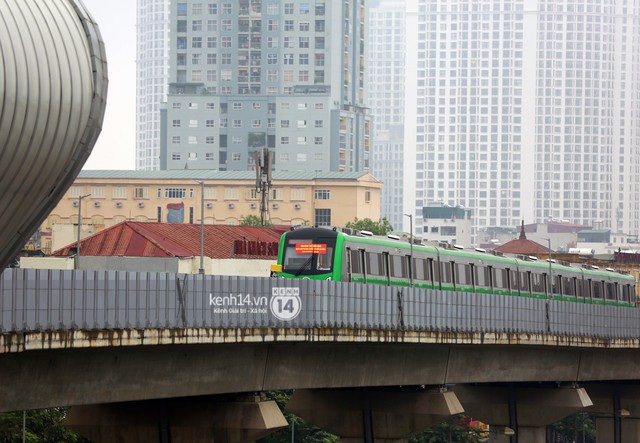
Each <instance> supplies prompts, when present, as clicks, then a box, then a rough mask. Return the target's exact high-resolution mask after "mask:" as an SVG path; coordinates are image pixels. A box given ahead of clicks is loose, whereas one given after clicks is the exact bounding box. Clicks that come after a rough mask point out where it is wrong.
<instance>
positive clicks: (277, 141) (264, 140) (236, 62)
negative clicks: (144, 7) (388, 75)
mask: <svg viewBox="0 0 640 443" xmlns="http://www.w3.org/2000/svg"><path fill="white" fill-rule="evenodd" d="M169 17H170V30H171V31H170V33H169V38H170V49H169V55H170V56H169V93H168V96H167V104H166V106H164V107H163V109H162V114H161V125H160V127H161V137H160V138H161V154H160V158H161V160H160V168H161V169H219V170H252V169H254V167H255V164H254V163H255V160H254V152H255V151H256V150H257V149H262V148H264V147H266V148H269V149H271V150H273V152H274V154H275V155H274V158H273V160H274V161H273V165H274V169H275V170H282V171H367V170H368V169H369V152H370V142H371V140H370V131H371V129H370V118H369V116H368V111H367V109H366V108H365V96H364V88H365V84H364V83H365V82H364V66H365V57H366V55H365V52H364V50H365V42H364V41H365V35H364V26H365V2H364V0H349V1H343V2H340V3H335V2H316V3H313V4H310V3H309V2H307V1H300V0H292V1H290V2H286V3H281V2H278V1H275V0H262V1H261V0H253V1H249V0H240V1H239V2H234V3H202V2H199V1H192V0H186V1H172V2H171V5H170V13H169Z"/></svg>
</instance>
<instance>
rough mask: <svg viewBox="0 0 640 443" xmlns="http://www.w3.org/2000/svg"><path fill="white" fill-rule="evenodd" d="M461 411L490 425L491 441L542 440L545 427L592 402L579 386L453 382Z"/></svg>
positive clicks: (542, 442)
mask: <svg viewBox="0 0 640 443" xmlns="http://www.w3.org/2000/svg"><path fill="white" fill-rule="evenodd" d="M454 392H455V393H456V394H457V395H458V397H459V399H460V402H461V403H462V405H463V407H464V410H465V414H467V415H468V416H470V417H472V418H474V419H476V420H480V421H482V422H484V423H487V424H489V425H490V427H491V429H493V431H491V432H490V434H489V441H490V442H492V443H507V442H510V443H515V442H517V443H545V441H546V426H547V425H550V424H551V423H554V422H556V421H558V420H560V419H561V418H563V417H566V416H568V415H571V414H573V413H575V412H577V411H580V410H581V409H584V408H586V407H588V406H591V405H592V404H593V403H592V402H591V399H590V398H589V396H588V395H587V392H586V390H585V389H583V388H555V387H553V388H549V387H517V386H515V385H513V384H511V385H509V386H469V385H456V386H455V387H454Z"/></svg>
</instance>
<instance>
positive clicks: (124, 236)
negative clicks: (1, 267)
mask: <svg viewBox="0 0 640 443" xmlns="http://www.w3.org/2000/svg"><path fill="white" fill-rule="evenodd" d="M285 229H286V227H251V226H228V225H215V226H213V225H189V224H170V223H151V222H145V223H142V222H122V223H119V224H117V225H115V226H111V227H109V228H107V229H104V230H102V231H100V232H98V233H96V234H93V235H90V236H89V237H87V238H84V239H82V240H81V241H80V255H81V259H78V254H77V252H78V249H77V241H76V242H73V243H71V244H69V245H66V246H65V247H63V248H61V249H59V250H57V251H54V252H53V254H52V256H50V257H23V258H21V259H20V267H22V268H35V269H82V270H85V271H102V270H108V271H145V272H172V273H185V274H197V273H200V272H201V270H202V273H204V274H207V275H244V276H254V277H268V276H269V272H270V266H271V264H273V263H275V261H276V259H277V256H278V244H279V241H280V237H281V236H282V234H283V233H284V231H285ZM201 240H202V243H201ZM201 245H202V249H201ZM201 252H202V255H200V254H201Z"/></svg>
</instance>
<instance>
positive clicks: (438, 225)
mask: <svg viewBox="0 0 640 443" xmlns="http://www.w3.org/2000/svg"><path fill="white" fill-rule="evenodd" d="M422 218H423V234H422V239H423V241H428V242H432V243H441V242H444V243H448V244H450V245H454V244H459V245H462V246H467V247H469V246H471V210H470V209H465V208H462V207H460V206H449V205H446V204H444V203H440V202H437V203H430V204H429V205H428V206H427V207H424V208H422Z"/></svg>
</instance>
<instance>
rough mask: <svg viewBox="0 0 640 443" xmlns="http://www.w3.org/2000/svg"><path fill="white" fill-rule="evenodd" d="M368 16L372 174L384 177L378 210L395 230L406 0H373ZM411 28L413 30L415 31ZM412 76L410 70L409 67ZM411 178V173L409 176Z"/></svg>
mask: <svg viewBox="0 0 640 443" xmlns="http://www.w3.org/2000/svg"><path fill="white" fill-rule="evenodd" d="M368 13H369V14H368V20H367V24H368V27H367V39H368V42H367V43H368V44H367V53H368V66H367V70H366V75H367V104H368V105H369V107H370V109H371V116H372V121H373V124H372V126H373V137H372V144H371V174H373V176H375V177H376V178H377V179H378V180H380V181H382V182H384V185H385V186H384V189H383V191H382V193H381V200H382V201H381V208H382V215H383V216H384V217H386V218H387V220H389V222H390V223H391V225H392V226H393V227H394V229H395V230H398V231H399V230H401V229H402V225H403V217H404V216H403V214H404V211H403V205H404V202H403V189H404V183H405V178H406V173H407V171H406V170H405V168H404V158H405V144H410V143H412V140H405V104H406V100H405V93H406V92H408V89H407V88H406V84H407V75H410V74H411V73H410V72H407V69H406V67H407V55H408V51H407V49H408V47H407V45H408V42H407V39H408V38H409V39H411V38H412V36H415V32H413V33H412V32H411V31H410V30H409V27H408V23H409V21H410V20H409V17H408V13H407V7H406V4H405V0H372V1H370V3H369V9H368ZM414 31H415V30H414ZM413 75H414V78H415V72H413ZM408 178H409V181H412V179H413V175H410V176H409V177H408Z"/></svg>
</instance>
